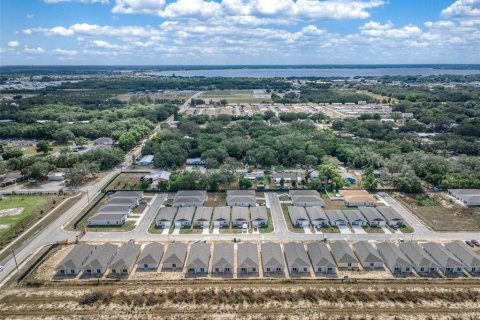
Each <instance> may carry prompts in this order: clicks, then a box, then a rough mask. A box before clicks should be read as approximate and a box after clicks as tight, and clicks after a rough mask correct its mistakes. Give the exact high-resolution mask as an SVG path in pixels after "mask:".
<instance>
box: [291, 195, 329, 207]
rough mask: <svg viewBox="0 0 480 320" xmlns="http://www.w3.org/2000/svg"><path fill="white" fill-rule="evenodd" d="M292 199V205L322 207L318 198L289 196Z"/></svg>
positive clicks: (320, 199) (321, 202)
mask: <svg viewBox="0 0 480 320" xmlns="http://www.w3.org/2000/svg"><path fill="white" fill-rule="evenodd" d="M291 198H292V203H293V204H294V205H295V204H300V205H307V206H311V205H322V206H323V200H322V198H320V196H308V195H294V196H291Z"/></svg>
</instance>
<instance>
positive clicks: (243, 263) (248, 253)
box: [237, 242, 258, 269]
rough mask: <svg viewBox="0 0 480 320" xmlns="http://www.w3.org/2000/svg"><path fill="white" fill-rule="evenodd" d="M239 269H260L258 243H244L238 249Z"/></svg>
mask: <svg viewBox="0 0 480 320" xmlns="http://www.w3.org/2000/svg"><path fill="white" fill-rule="evenodd" d="M237 267H238V269H240V268H257V269H258V248H257V244H256V243H251V242H242V243H239V244H238V247H237Z"/></svg>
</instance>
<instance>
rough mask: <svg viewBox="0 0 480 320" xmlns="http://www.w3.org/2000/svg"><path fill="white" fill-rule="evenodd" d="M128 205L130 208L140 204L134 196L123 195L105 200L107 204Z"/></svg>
mask: <svg viewBox="0 0 480 320" xmlns="http://www.w3.org/2000/svg"><path fill="white" fill-rule="evenodd" d="M107 205H108V206H128V207H130V209H133V208H135V207H136V206H138V200H137V199H134V198H121V197H115V198H111V199H108V200H107V201H106V202H105V206H107Z"/></svg>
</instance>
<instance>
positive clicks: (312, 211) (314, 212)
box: [305, 207, 328, 227]
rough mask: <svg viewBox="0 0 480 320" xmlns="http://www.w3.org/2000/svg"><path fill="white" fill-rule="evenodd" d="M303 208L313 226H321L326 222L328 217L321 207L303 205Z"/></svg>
mask: <svg viewBox="0 0 480 320" xmlns="http://www.w3.org/2000/svg"><path fill="white" fill-rule="evenodd" d="M305 210H306V211H307V214H308V217H309V218H310V221H311V222H312V225H313V226H314V227H323V226H325V225H327V224H328V217H327V215H326V214H325V211H324V210H323V209H322V208H321V207H305Z"/></svg>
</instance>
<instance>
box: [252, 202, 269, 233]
mask: <svg viewBox="0 0 480 320" xmlns="http://www.w3.org/2000/svg"><path fill="white" fill-rule="evenodd" d="M250 215H251V218H252V220H251V221H252V227H259V228H261V227H266V226H267V225H268V213H267V208H266V207H251V208H250Z"/></svg>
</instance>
